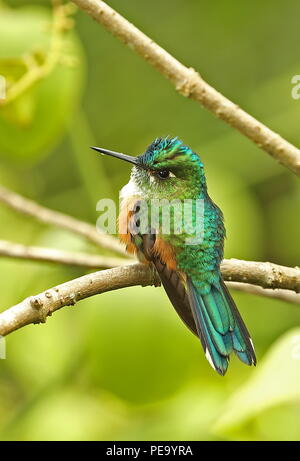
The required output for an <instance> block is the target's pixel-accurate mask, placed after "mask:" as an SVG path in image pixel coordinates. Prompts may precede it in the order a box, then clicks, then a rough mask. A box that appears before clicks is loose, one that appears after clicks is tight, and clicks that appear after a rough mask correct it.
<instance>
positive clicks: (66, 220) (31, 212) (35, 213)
mask: <svg viewBox="0 0 300 461" xmlns="http://www.w3.org/2000/svg"><path fill="white" fill-rule="evenodd" d="M0 202H2V203H4V204H5V205H7V206H9V207H10V208H12V209H13V210H15V211H18V212H19V213H22V214H25V215H27V216H31V217H33V218H35V219H37V220H39V221H41V222H43V223H46V224H52V225H54V226H58V227H61V228H63V229H66V230H68V231H70V232H73V233H75V234H79V235H81V236H82V237H84V238H85V239H87V240H89V241H90V242H92V243H93V244H95V245H97V246H100V247H104V248H106V249H108V250H112V251H114V252H116V253H119V254H121V255H123V256H124V255H125V249H124V248H123V247H122V245H121V244H120V243H119V242H118V240H117V239H116V238H114V237H111V236H110V235H106V234H101V233H99V232H97V229H96V227H95V226H92V225H91V224H88V223H86V222H84V221H80V220H79V219H76V218H73V217H72V216H68V215H66V214H64V213H60V212H59V211H54V210H50V209H49V208H46V207H43V206H41V205H39V204H38V203H36V202H34V201H33V200H29V199H27V198H25V197H22V195H19V194H17V193H16V192H13V191H11V190H9V189H7V188H5V187H3V186H0Z"/></svg>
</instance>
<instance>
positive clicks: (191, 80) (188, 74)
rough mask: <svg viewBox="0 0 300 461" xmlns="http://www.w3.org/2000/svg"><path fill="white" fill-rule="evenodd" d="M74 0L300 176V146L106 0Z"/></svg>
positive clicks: (191, 95) (181, 88)
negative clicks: (231, 98)
mask: <svg viewBox="0 0 300 461" xmlns="http://www.w3.org/2000/svg"><path fill="white" fill-rule="evenodd" d="M72 1H73V3H75V4H76V5H77V6H78V7H79V8H81V9H82V10H84V11H85V12H86V13H88V14H89V15H90V16H92V17H93V18H94V19H95V20H96V21H97V22H98V23H99V24H101V25H102V26H104V27H105V28H106V29H107V30H109V31H110V32H111V33H112V34H113V35H114V36H116V37H118V38H119V39H120V40H121V41H122V42H123V43H125V44H126V45H128V46H129V47H130V48H132V49H133V50H134V51H135V52H136V53H137V54H138V55H139V56H141V57H142V58H143V59H145V60H146V61H147V62H149V64H151V65H152V66H153V67H154V68H155V69H156V70H158V71H159V72H160V73H161V74H162V75H164V76H165V77H166V78H167V79H169V80H170V82H171V83H172V84H173V85H174V86H175V88H176V90H177V91H178V92H179V93H180V94H182V95H183V96H185V97H188V98H191V99H194V100H195V101H197V102H199V103H200V104H202V105H203V106H204V107H205V108H206V109H208V110H209V111H211V112H212V113H213V114H215V115H216V116H217V117H219V118H220V119H222V120H224V121H225V122H226V123H228V124H229V125H231V126H232V127H233V128H236V129H237V130H238V131H240V132H241V133H242V134H243V135H244V136H247V137H248V138H249V139H250V140H251V141H253V142H254V143H255V144H257V145H258V146H259V147H260V148H262V149H263V150H265V151H266V152H268V154H270V155H271V156H272V157H273V158H274V159H276V160H277V161H278V162H280V163H281V164H282V165H284V166H286V167H287V168H289V169H290V170H291V171H293V172H294V173H296V174H297V175H298V176H300V150H299V149H298V148H297V147H295V146H293V145H292V144H291V143H289V142H288V141H286V140H285V139H284V138H282V137H281V136H280V135H279V134H277V133H275V132H273V131H272V130H270V129H269V128H268V127H266V126H265V125H263V124H262V123H261V122H259V121H258V120H256V119H255V118H254V117H252V116H251V115H249V114H248V113H247V112H245V111H244V110H243V109H241V108H240V107H239V106H238V105H236V104H234V103H233V102H232V101H230V100H229V99H227V98H226V97H225V96H223V95H222V94H221V93H219V92H218V91H217V90H216V89H215V88H213V87H212V86H210V85H209V84H208V83H207V82H205V81H204V80H203V79H202V78H201V76H200V75H199V74H198V73H197V72H196V71H195V70H194V69H192V68H188V67H185V66H184V65H183V64H181V63H180V62H179V61H178V60H177V59H175V58H174V57H173V56H172V55H171V54H169V53H168V52H167V51H166V50H164V49H163V48H161V47H160V46H159V45H157V44H156V43H155V42H153V40H151V39H150V38H149V37H147V35H145V34H144V33H143V32H141V31H140V30H139V29H137V28H136V27H135V26H134V25H133V24H131V23H130V22H128V21H127V20H126V19H125V18H123V17H122V16H121V15H120V14H118V13H117V12H116V11H115V10H113V9H112V8H111V7H109V6H108V5H107V4H106V3H105V2H103V1H101V0H72Z"/></svg>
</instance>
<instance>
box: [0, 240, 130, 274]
mask: <svg viewBox="0 0 300 461" xmlns="http://www.w3.org/2000/svg"><path fill="white" fill-rule="evenodd" d="M0 256H5V257H9V258H18V259H29V260H32V261H42V262H49V263H59V264H64V265H67V266H79V267H86V268H88V269H99V268H105V269H106V268H111V267H116V266H124V265H125V264H128V263H130V260H128V259H125V258H114V257H110V256H102V255H93V254H87V253H73V252H72V253H70V252H68V251H63V250H56V249H54V248H42V247H36V246H27V245H22V244H20V243H12V242H8V241H6V240H0ZM134 262H135V261H134V259H132V263H134Z"/></svg>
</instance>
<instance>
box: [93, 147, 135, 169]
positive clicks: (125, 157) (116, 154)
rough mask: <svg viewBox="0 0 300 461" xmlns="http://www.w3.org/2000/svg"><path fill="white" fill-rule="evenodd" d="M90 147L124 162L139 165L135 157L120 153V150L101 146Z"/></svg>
mask: <svg viewBox="0 0 300 461" xmlns="http://www.w3.org/2000/svg"><path fill="white" fill-rule="evenodd" d="M91 149H94V150H96V151H97V152H100V153H101V154H104V155H110V156H111V157H116V158H119V159H120V160H125V162H129V163H133V164H134V165H139V163H138V160H137V158H136V157H131V155H126V154H121V153H120V152H114V151H112V150H107V149H102V148H101V147H91Z"/></svg>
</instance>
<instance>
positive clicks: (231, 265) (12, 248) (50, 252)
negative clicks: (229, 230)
mask: <svg viewBox="0 0 300 461" xmlns="http://www.w3.org/2000/svg"><path fill="white" fill-rule="evenodd" d="M1 255H2V256H6V257H10V258H19V259H29V260H36V261H44V262H51V263H59V264H65V265H71V266H80V267H86V268H89V269H99V268H100V267H104V268H114V267H115V266H124V265H125V264H128V263H132V264H133V263H134V262H135V260H134V259H132V260H129V261H128V260H127V259H125V258H114V257H107V256H102V255H93V254H88V253H73V252H72V253H70V252H68V251H63V250H56V249H52V248H42V247H35V246H27V245H22V244H20V243H13V242H8V241H6V240H0V256H1ZM221 272H222V275H223V277H224V280H227V281H232V280H234V281H235V282H241V284H242V285H246V284H252V285H258V286H260V287H261V288H271V289H272V290H271V292H274V289H279V288H280V289H283V290H291V291H295V292H296V293H299V292H300V269H299V268H297V267H296V268H292V267H286V266H279V265H278V264H274V263H269V262H257V261H243V260H241V259H224V260H223V262H222V264H221ZM245 282H246V283H245ZM241 284H239V285H240V286H241ZM243 291H247V290H246V287H245V290H243ZM274 297H276V296H274Z"/></svg>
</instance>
